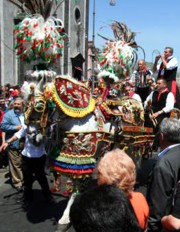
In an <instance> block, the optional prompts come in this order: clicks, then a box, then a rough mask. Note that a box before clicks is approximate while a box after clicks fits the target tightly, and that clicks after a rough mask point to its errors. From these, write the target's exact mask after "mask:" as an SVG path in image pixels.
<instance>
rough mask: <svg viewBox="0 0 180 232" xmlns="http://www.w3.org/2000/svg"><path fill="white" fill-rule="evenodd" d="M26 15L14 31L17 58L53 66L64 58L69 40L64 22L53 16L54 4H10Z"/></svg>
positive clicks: (46, 1) (32, 1) (30, 0)
mask: <svg viewBox="0 0 180 232" xmlns="http://www.w3.org/2000/svg"><path fill="white" fill-rule="evenodd" d="M10 1H11V2H13V3H14V4H15V5H17V6H18V7H19V8H21V9H22V11H23V12H25V14H26V16H25V18H24V19H23V20H22V21H21V22H20V23H19V24H17V25H15V27H14V34H15V40H16V45H15V49H16V51H17V57H18V58H19V59H21V60H23V61H26V62H29V63H30V62H32V61H37V62H38V63H41V62H42V63H47V64H51V63H54V62H56V61H57V58H59V57H60V56H61V55H62V49H63V40H64V38H65V37H66V34H65V33H64V29H63V26H64V25H63V22H62V21H61V20H60V19H57V18H55V17H53V16H50V13H51V10H52V7H53V3H54V1H53V0H39V1H35V0H25V1H23V0H10Z"/></svg>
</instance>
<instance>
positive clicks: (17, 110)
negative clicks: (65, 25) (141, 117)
mask: <svg viewBox="0 0 180 232" xmlns="http://www.w3.org/2000/svg"><path fill="white" fill-rule="evenodd" d="M160 59H161V61H162V62H161V64H160V65H159V67H158V61H159V60H160ZM156 71H158V75H157V78H155V77H154V75H153V74H154V72H156ZM176 74H177V60H176V59H175V58H174V57H173V49H172V48H171V47H166V48H165V51H164V54H162V55H158V56H157V57H156V59H155V63H154V67H153V70H152V71H151V70H148V69H147V67H146V64H145V61H144V60H139V61H138V69H137V70H136V71H134V73H133V75H132V77H131V78H129V79H127V80H126V83H125V87H124V94H125V95H126V96H129V97H132V98H134V99H136V100H138V101H141V102H142V104H143V106H144V110H145V126H147V127H152V128H154V133H155V134H156V139H155V141H156V142H157V144H156V145H157V146H158V147H159V148H160V153H159V154H158V161H157V163H156V164H155V167H154V168H153V170H152V173H151V175H150V177H149V183H148V188H147V195H143V194H142V193H140V192H136V190H135V183H136V165H135V163H134V162H133V160H132V159H131V158H130V156H128V155H127V154H126V153H125V152H124V151H122V150H120V149H114V150H112V151H110V152H107V153H106V154H105V155H104V156H103V157H102V158H101V159H100V161H99V163H98V165H97V184H96V185H95V186H94V187H93V188H90V189H88V190H86V191H84V192H82V193H80V194H78V195H77V196H76V197H75V198H74V200H73V202H72V204H71V207H70V213H69V220H70V223H71V224H72V225H73V227H74V229H75V231H77V232H85V231H86V232H88V231H91V232H97V231H98V232H104V231H110V232H111V231H112V232H115V231H119V232H120V231H124V232H125V231H127V232H135V231H137V232H138V231H147V232H156V231H178V230H180V212H179V204H180V203H179V196H180V183H179V181H180V159H179V157H178V156H179V149H180V120H179V119H178V118H171V117H170V113H171V111H172V110H173V109H174V108H175V107H176V108H178V109H179V104H180V100H179V90H178V88H177V83H176ZM0 124H1V127H0V129H1V130H0V139H1V147H0V169H2V168H4V166H5V167H6V166H8V167H9V172H10V176H11V184H12V186H13V187H14V188H15V189H16V190H17V192H18V193H21V194H22V193H23V198H22V199H23V202H31V201H33V190H32V185H33V181H34V175H35V177H36V179H37V180H38V182H39V184H40V186H41V188H42V192H43V195H44V197H45V200H46V201H47V202H48V203H52V202H54V200H53V198H52V195H51V191H50V189H49V185H48V181H47V177H46V175H45V171H44V169H45V163H46V157H47V152H46V149H45V142H44V141H42V143H41V144H38V146H36V145H34V144H32V143H31V141H30V138H29V136H28V135H27V130H28V128H27V125H26V124H25V122H24V114H23V99H22V97H21V93H20V89H19V88H18V87H15V88H12V87H11V86H7V87H6V88H2V87H1V88H0ZM23 138H24V139H23ZM18 200H19V199H18ZM66 228H68V227H66ZM58 231H66V230H65V229H63V228H62V227H61V228H60V229H59V230H58Z"/></svg>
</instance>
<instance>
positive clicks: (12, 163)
mask: <svg viewBox="0 0 180 232" xmlns="http://www.w3.org/2000/svg"><path fill="white" fill-rule="evenodd" d="M22 110H23V99H22V98H21V97H16V98H15V99H14V108H13V109H11V110H9V111H7V112H6V113H5V114H4V117H3V120H2V123H1V129H2V131H3V132H5V134H6V140H7V139H9V138H10V137H12V135H13V134H14V133H15V132H17V131H18V130H20V129H21V127H22V125H23V124H24V115H23V113H22ZM7 152H8V157H9V169H10V175H11V181H12V185H13V187H14V188H16V189H17V191H22V185H23V175H22V170H21V150H20V142H19V140H18V141H14V142H13V143H11V144H10V146H9V148H8V150H7Z"/></svg>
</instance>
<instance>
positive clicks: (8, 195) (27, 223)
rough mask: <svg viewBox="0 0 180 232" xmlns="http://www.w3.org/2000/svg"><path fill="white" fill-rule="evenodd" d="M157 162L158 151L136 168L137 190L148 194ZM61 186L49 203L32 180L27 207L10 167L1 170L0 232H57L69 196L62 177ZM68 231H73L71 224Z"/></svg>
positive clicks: (49, 179)
mask: <svg viewBox="0 0 180 232" xmlns="http://www.w3.org/2000/svg"><path fill="white" fill-rule="evenodd" d="M155 162H156V154H155V155H153V156H152V157H151V158H149V159H147V160H142V165H141V168H139V169H138V171H137V184H136V191H140V192H142V193H143V194H144V195H146V187H147V181H148V176H149V173H150V172H151V171H152V169H153V166H154V164H155ZM47 177H48V181H49V185H50V187H52V185H53V184H52V179H53V177H52V173H50V172H49V173H48V175H47ZM62 182H63V184H62V189H61V190H60V191H59V192H56V193H54V194H53V197H54V199H55V201H56V203H54V204H47V203H46V202H45V201H44V198H43V195H42V192H41V188H40V186H39V184H38V183H37V181H35V182H34V184H33V190H34V201H33V202H32V203H31V204H30V206H29V207H28V208H26V209H24V208H23V207H22V204H21V203H17V202H16V200H17V191H16V190H15V189H13V188H12V186H11V184H10V179H9V177H8V171H4V172H1V170H0V232H40V231H43V232H55V231H56V228H57V222H58V220H59V218H60V217H61V215H62V214H63V211H64V209H65V207H66V205H67V202H68V198H65V197H63V196H62V192H63V191H64V190H65V182H66V178H65V177H63V178H62ZM68 232H74V229H73V228H72V227H70V229H69V230H68Z"/></svg>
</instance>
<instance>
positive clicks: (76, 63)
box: [0, 0, 89, 85]
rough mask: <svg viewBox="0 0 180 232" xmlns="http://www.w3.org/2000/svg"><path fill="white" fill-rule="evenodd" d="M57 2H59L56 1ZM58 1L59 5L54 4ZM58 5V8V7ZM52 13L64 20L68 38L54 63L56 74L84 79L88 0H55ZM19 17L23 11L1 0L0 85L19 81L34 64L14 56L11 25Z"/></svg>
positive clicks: (21, 80)
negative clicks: (60, 54)
mask: <svg viewBox="0 0 180 232" xmlns="http://www.w3.org/2000/svg"><path fill="white" fill-rule="evenodd" d="M57 2H58V3H57ZM56 4H59V5H56ZM57 6H58V7H57ZM51 14H53V15H55V16H56V17H57V18H59V19H60V20H61V21H62V22H63V23H64V29H65V33H66V34H67V35H68V39H66V41H65V42H64V49H63V55H62V57H61V58H60V59H59V60H58V62H56V63H55V64H53V67H52V68H53V70H54V71H56V72H57V74H65V75H66V74H68V75H70V76H73V77H75V78H77V79H81V80H85V79H86V78H87V62H86V61H87V57H88V55H87V51H88V20H89V0H61V1H54V6H53V9H52V12H51ZM20 20H22V11H21V9H20V8H19V7H18V6H17V5H16V4H14V3H12V2H11V1H9V0H0V84H1V85H5V84H7V83H10V84H11V85H16V84H22V83H23V81H24V75H25V72H26V71H27V70H30V69H32V65H33V64H28V63H25V62H22V61H20V60H18V59H17V57H16V51H15V49H14V45H15V40H14V35H13V29H14V25H15V24H17V23H18V22H19V21H20Z"/></svg>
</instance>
